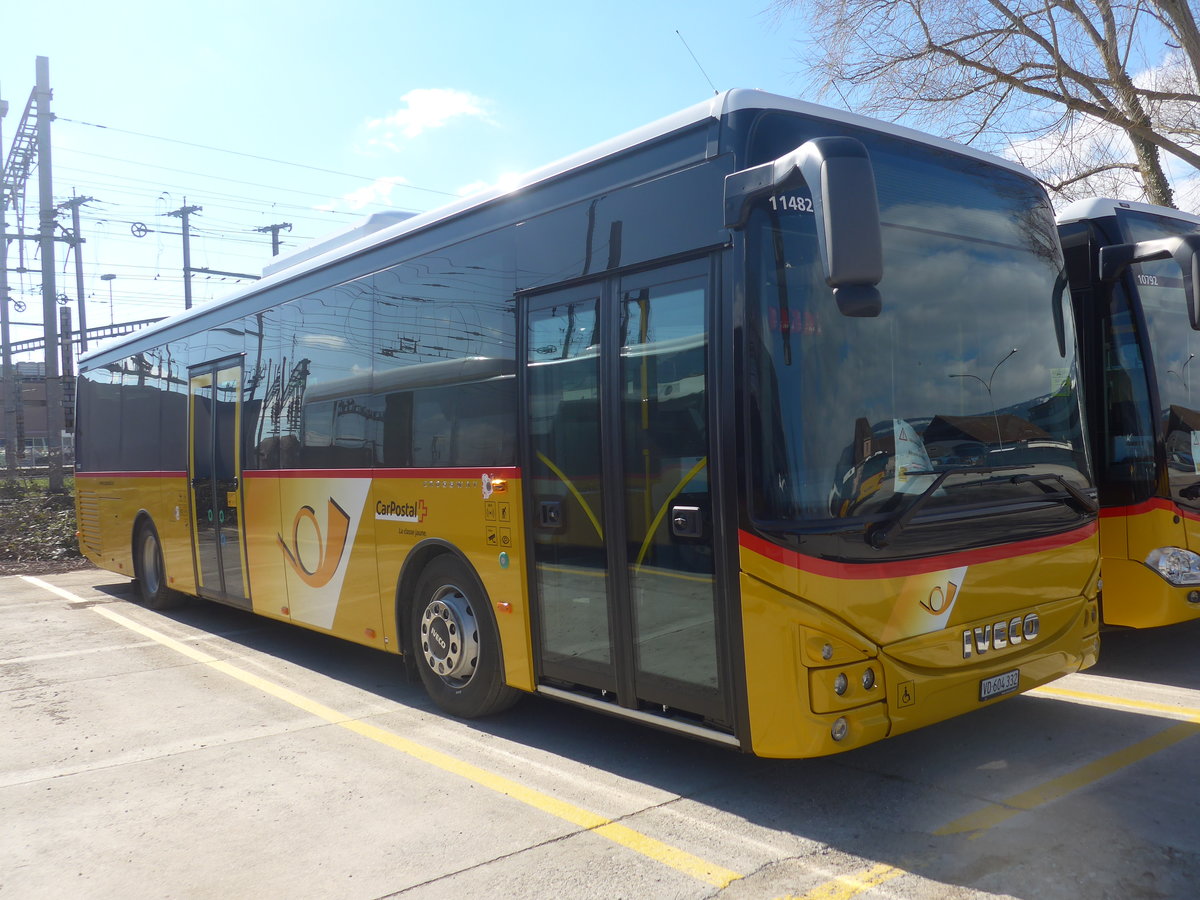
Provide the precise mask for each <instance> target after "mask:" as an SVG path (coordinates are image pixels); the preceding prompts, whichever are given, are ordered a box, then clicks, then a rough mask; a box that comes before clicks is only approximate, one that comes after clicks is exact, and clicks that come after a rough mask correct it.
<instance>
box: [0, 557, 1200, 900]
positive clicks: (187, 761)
mask: <svg viewBox="0 0 1200 900" xmlns="http://www.w3.org/2000/svg"><path fill="white" fill-rule="evenodd" d="M133 598H134V593H133V590H132V588H131V585H130V583H129V582H128V581H127V580H125V579H122V578H120V577H119V576H115V575H112V574H110V573H106V572H100V571H97V570H94V569H91V570H82V571H78V572H71V573H65V574H60V575H46V576H41V577H39V578H30V577H16V576H13V577H6V578H0V721H2V723H3V727H2V728H0V898H25V897H39V898H40V897H47V896H64V895H70V896H77V897H122V898H126V897H189V898H190V897H223V898H224V897H238V896H254V897H256V898H262V897H289V898H295V897H346V898H375V897H390V896H402V897H412V898H451V897H454V898H458V897H463V896H496V897H530V898H541V897H572V898H576V897H597V898H600V897H604V898H610V897H628V898H659V897H662V898H676V897H678V898H700V897H722V898H764V897H766V898H793V897H801V898H808V900H850V898H864V900H876V898H885V897H886V898H909V897H912V898H918V897H919V898H974V897H992V896H1001V897H1019V898H1027V900H1055V898H1080V897H1085V898H1093V900H1094V898H1114V900H1115V898H1120V900H1137V898H1147V900H1150V898H1194V897H1197V896H1200V787H1198V781H1200V779H1198V776H1200V663H1197V644H1198V642H1200V627H1197V625H1187V626H1176V627H1173V628H1166V629H1156V630H1152V631H1145V632H1130V631H1126V632H1108V633H1106V634H1105V635H1104V640H1103V645H1102V652H1101V661H1100V663H1099V665H1097V666H1096V667H1094V668H1093V669H1091V670H1089V671H1088V672H1086V673H1081V674H1078V675H1074V676H1070V677H1068V678H1064V679H1061V680H1060V681H1057V682H1055V683H1053V684H1052V685H1049V686H1047V687H1045V688H1041V689H1038V690H1036V691H1034V692H1032V693H1030V694H1026V695H1022V696H1018V697H1014V698H1011V699H1009V700H1006V701H1005V702H1003V703H1000V704H997V705H995V706H991V707H989V708H986V709H982V710H979V711H978V712H975V713H972V714H970V715H967V716H963V717H960V718H958V719H955V720H953V721H950V722H946V723H943V724H941V725H938V726H935V727H932V728H927V729H924V730H922V731H918V732H915V733H912V734H907V735H903V736H900V737H897V738H894V739H890V740H885V741H882V742H880V743H878V744H875V745H872V746H869V747H866V748H864V749H862V750H858V751H853V752H850V753H846V754H842V755H839V756H834V757H829V758H826V759H817V760H788V761H785V760H766V759H755V758H752V757H748V756H743V755H740V754H737V753H735V752H732V751H730V750H728V749H722V748H718V747H712V746H709V745H706V744H702V743H698V742H695V741H690V740H687V739H684V738H681V737H679V736H676V735H672V734H665V733H660V732H657V731H654V730H651V729H647V728H645V727H641V726H637V725H634V724H632V723H628V722H625V721H622V720H615V719H611V718H608V717H605V716H602V715H600V714H597V713H593V712H589V711H585V710H579V709H575V708H573V707H569V706H566V705H562V704H559V703H555V702H553V701H550V700H546V699H543V698H538V697H528V698H525V699H523V700H522V702H521V703H520V704H518V706H517V707H515V708H514V709H513V710H511V711H510V712H508V713H506V714H504V715H502V716H499V717H496V718H492V719H486V720H479V721H473V722H462V721H457V720H454V719H451V718H448V717H446V716H445V715H443V714H442V713H440V712H439V711H437V710H436V709H435V708H434V707H433V706H432V704H431V703H430V702H429V700H428V699H427V698H426V696H425V694H424V693H423V692H422V690H421V689H420V686H419V685H418V684H412V683H409V682H407V681H406V680H405V679H404V676H403V672H402V668H401V666H400V663H399V661H398V660H397V658H395V657H392V656H387V655H384V654H381V653H379V652H377V651H373V650H370V649H367V648H364V647H358V646H355V645H352V644H348V643H345V642H342V641H338V640H335V639H333V638H329V637H326V636H323V635H319V634H314V633H311V632H306V631H304V630H302V629H298V628H294V627H291V626H288V625H284V624H280V623H276V622H273V621H269V620H265V619H260V618H257V617H254V616H252V615H250V614H248V613H243V612H240V611H237V610H233V609H228V608H225V607H222V606H219V605H214V604H207V603H202V602H194V603H192V604H189V605H187V606H185V607H182V608H180V609H178V610H172V611H169V612H151V611H149V610H146V609H144V608H142V607H140V606H138V605H136V604H135V603H133V602H132V601H133ZM1198 625H1200V623H1198Z"/></svg>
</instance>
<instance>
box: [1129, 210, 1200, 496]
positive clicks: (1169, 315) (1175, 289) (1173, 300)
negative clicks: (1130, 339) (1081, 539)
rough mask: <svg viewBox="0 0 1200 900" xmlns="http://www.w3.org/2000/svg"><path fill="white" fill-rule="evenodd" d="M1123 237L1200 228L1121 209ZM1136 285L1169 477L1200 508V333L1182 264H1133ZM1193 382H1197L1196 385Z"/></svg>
mask: <svg viewBox="0 0 1200 900" xmlns="http://www.w3.org/2000/svg"><path fill="white" fill-rule="evenodd" d="M1117 220H1118V222H1119V223H1120V226H1121V231H1122V237H1123V238H1124V239H1125V240H1127V241H1129V242H1130V243H1136V242H1138V241H1150V240H1158V239H1159V238H1166V237H1173V236H1174V235H1178V234H1186V233H1189V232H1194V231H1200V225H1196V224H1194V223H1191V222H1185V221H1183V220H1181V219H1175V218H1171V217H1168V216H1156V215H1154V214H1152V213H1145V212H1141V211H1137V210H1125V209H1122V210H1118V212H1117ZM1131 276H1132V280H1133V284H1134V286H1135V289H1136V290H1137V293H1138V297H1139V299H1140V301H1141V306H1142V312H1143V314H1144V316H1145V319H1146V329H1147V331H1148V338H1149V340H1148V344H1149V346H1150V348H1151V352H1152V353H1153V366H1154V372H1155V376H1156V380H1157V383H1158V396H1159V421H1160V422H1161V428H1162V440H1163V442H1164V444H1165V449H1166V455H1167V477H1168V480H1169V482H1170V486H1171V495H1172V496H1173V497H1174V499H1175V501H1176V502H1177V503H1180V504H1182V505H1184V506H1190V507H1193V508H1198V507H1200V371H1196V369H1197V368H1200V366H1198V365H1197V363H1196V361H1195V358H1196V356H1197V355H1200V333H1198V332H1196V331H1193V330H1192V327H1191V323H1190V322H1189V321H1188V311H1187V302H1186V300H1185V297H1184V293H1183V279H1182V277H1181V273H1180V271H1179V266H1178V264H1176V263H1175V262H1173V261H1172V260H1169V259H1168V260H1156V261H1154V262H1147V263H1141V264H1140V265H1135V266H1134V267H1133V269H1132V272H1131ZM1193 382H1196V383H1195V384H1193Z"/></svg>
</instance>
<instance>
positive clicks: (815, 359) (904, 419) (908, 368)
mask: <svg viewBox="0 0 1200 900" xmlns="http://www.w3.org/2000/svg"><path fill="white" fill-rule="evenodd" d="M785 130H786V131H791V132H794V131H795V130H796V129H785ZM856 136H859V137H860V139H862V140H863V141H864V143H865V144H866V145H867V148H868V151H869V153H870V155H871V159H872V162H873V165H874V169H875V175H876V179H877V183H878V190H879V200H880V215H881V220H882V225H883V249H884V277H883V280H882V281H881V282H880V284H879V290H880V294H881V295H882V298H883V310H882V313H881V314H880V315H879V316H877V317H873V318H854V317H848V316H844V315H842V314H841V313H840V312H839V310H838V307H837V303H836V302H835V299H834V297H833V296H832V292H831V290H830V288H829V287H828V286H827V285H826V283H825V275H824V271H823V268H822V265H821V262H820V258H819V255H818V252H817V237H816V231H815V223H814V219H813V214H812V204H811V202H810V201H809V199H808V195H807V192H806V191H805V190H803V189H802V190H799V191H796V192H794V193H789V194H784V195H776V196H771V197H768V198H766V199H765V200H763V201H761V202H760V203H759V204H758V205H757V207H756V209H755V211H754V212H753V214H752V217H751V220H750V228H749V231H748V234H747V265H748V274H747V285H748V300H749V303H748V311H747V323H748V327H747V333H748V345H749V357H748V366H749V368H748V378H747V382H748V387H749V391H750V416H751V438H750V441H751V460H752V462H751V478H752V486H753V491H752V498H751V508H752V514H753V516H754V518H755V519H756V520H757V521H758V522H759V523H760V525H761V526H762V527H764V528H767V529H772V530H777V531H789V530H797V531H809V532H812V531H829V532H833V531H847V530H852V529H853V528H855V527H857V528H858V529H859V530H862V528H863V527H864V526H865V525H869V524H870V523H872V522H882V521H888V520H889V519H894V517H895V516H897V515H903V512H904V510H905V508H906V507H907V506H909V505H911V504H914V503H918V502H919V504H920V515H921V517H922V518H928V517H933V518H935V519H941V520H943V521H945V520H947V519H958V518H961V516H963V515H982V514H984V513H990V512H993V511H996V510H997V509H998V508H1005V509H1006V510H1007V512H1008V513H1010V514H1011V515H1018V514H1017V513H1016V512H1014V511H1013V508H1014V507H1016V506H1023V507H1024V508H1025V510H1026V511H1027V512H1026V513H1025V515H1026V518H1025V519H1023V520H1021V521H1023V522H1027V523H1029V525H1030V526H1031V527H1033V528H1034V529H1036V528H1037V527H1039V525H1040V527H1048V526H1049V525H1050V524H1051V522H1055V523H1057V525H1059V526H1061V524H1062V523H1063V522H1064V521H1065V519H1063V518H1062V517H1064V516H1067V517H1071V516H1076V515H1077V514H1078V512H1079V510H1078V509H1075V508H1068V507H1070V506H1071V504H1070V503H1069V502H1067V503H1060V504H1047V503H1045V501H1046V500H1048V499H1051V495H1053V499H1064V498H1066V497H1068V496H1069V495H1070V494H1071V491H1070V490H1069V488H1075V489H1076V490H1075V491H1074V494H1075V496H1076V497H1077V498H1078V496H1079V495H1080V490H1081V489H1082V490H1087V489H1088V488H1090V480H1089V477H1088V475H1087V472H1088V471H1089V470H1088V466H1087V459H1086V451H1085V444H1084V440H1083V435H1082V431H1081V425H1080V413H1079V399H1078V397H1077V384H1078V377H1077V372H1076V358H1075V339H1074V333H1073V327H1072V322H1071V315H1070V298H1069V296H1066V291H1067V288H1066V286H1065V279H1064V278H1063V275H1062V258H1061V254H1060V252H1059V250H1058V247H1057V243H1056V240H1055V231H1054V220H1053V214H1052V212H1051V210H1050V208H1049V205H1048V204H1047V203H1046V201H1045V198H1044V196H1043V195H1042V194H1041V192H1040V191H1039V190H1038V189H1037V188H1036V186H1034V185H1033V184H1032V183H1031V182H1028V181H1026V180H1025V179H1024V178H1022V177H1021V176H1019V175H1018V174H1016V173H1014V172H1009V171H1007V170H1004V169H1000V168H996V167H992V166H989V165H987V164H986V163H984V162H981V161H976V160H972V159H965V158H963V157H960V156H957V155H955V154H950V153H943V152H940V151H937V150H931V149H930V148H928V147H920V148H918V147H914V146H911V145H909V144H907V142H904V141H902V140H899V139H895V138H889V137H885V136H881V135H869V134H863V135H856ZM797 137H800V138H803V137H804V135H803V134H800V135H796V134H794V133H792V134H790V135H789V138H790V140H791V141H792V142H793V146H794V145H795V144H796V138H797ZM778 143H780V144H782V143H786V141H780V142H778ZM773 149H774V148H772V151H773ZM948 469H949V470H958V469H961V470H962V471H955V472H952V473H951V474H950V475H948V476H947V477H944V478H942V479H940V480H938V483H937V485H936V487H933V483H934V481H935V480H936V479H937V478H938V475H939V474H940V473H942V472H943V471H945V470H948ZM1064 482H1065V483H1064ZM926 493H927V494H928V496H922V495H924V494H926ZM1031 501H1036V502H1031ZM1050 507H1057V509H1056V510H1055V511H1052V512H1046V511H1047V510H1049V509H1050ZM1039 515H1042V516H1045V515H1049V516H1050V518H1049V519H1046V518H1042V519H1038V516H1039ZM854 520H856V522H857V524H856V525H855V524H853V521H854ZM1011 521H1012V522H1013V523H1014V524H1013V528H1015V529H1017V531H1019V529H1020V527H1021V526H1020V524H1019V523H1018V522H1017V520H1015V519H1011ZM957 530H958V531H961V530H962V529H961V528H958V529H957ZM1008 534H1011V536H1012V537H1016V536H1018V533H1017V532H1008ZM996 536H997V535H996V534H991V535H990V537H991V538H995V537H996ZM942 539H943V540H944V539H945V536H944V535H943V538H942ZM959 545H960V546H961V545H962V544H959Z"/></svg>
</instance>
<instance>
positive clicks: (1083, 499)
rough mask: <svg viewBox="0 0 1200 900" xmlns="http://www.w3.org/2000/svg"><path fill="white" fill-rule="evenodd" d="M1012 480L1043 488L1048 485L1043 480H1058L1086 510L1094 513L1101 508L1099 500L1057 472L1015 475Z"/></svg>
mask: <svg viewBox="0 0 1200 900" xmlns="http://www.w3.org/2000/svg"><path fill="white" fill-rule="evenodd" d="M1010 480H1011V481H1012V483H1013V484H1025V483H1026V482H1030V481H1031V482H1033V483H1034V484H1036V485H1037V486H1038V487H1041V488H1043V489H1045V487H1046V486H1045V485H1044V484H1042V482H1043V481H1057V482H1058V483H1059V484H1060V485H1062V489H1063V490H1064V491H1066V492H1067V493H1068V494H1070V495H1071V499H1072V500H1074V501H1075V503H1076V505H1077V506H1078V507H1079V508H1080V509H1081V510H1083V511H1084V512H1089V513H1094V512H1097V511H1098V510H1099V509H1100V504H1099V503H1098V502H1097V501H1095V500H1093V499H1092V498H1091V497H1089V496H1088V495H1087V494H1085V493H1084V492H1083V491H1081V490H1080V489H1079V488H1077V487H1075V485H1073V484H1071V482H1069V481H1067V479H1065V478H1063V477H1062V476H1061V475H1059V474H1058V473H1056V472H1046V473H1044V474H1042V475H1014V476H1013V477H1012V478H1011V479H1010Z"/></svg>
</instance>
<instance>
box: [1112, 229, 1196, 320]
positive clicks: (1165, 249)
mask: <svg viewBox="0 0 1200 900" xmlns="http://www.w3.org/2000/svg"><path fill="white" fill-rule="evenodd" d="M1156 259H1173V260H1175V263H1176V265H1178V266H1179V269H1180V271H1181V272H1182V273H1183V293H1184V296H1185V297H1186V301H1187V310H1188V321H1189V322H1191V324H1192V330H1193V331H1200V298H1197V296H1196V290H1197V287H1198V286H1200V234H1181V235H1179V236H1178V237H1169V238H1160V239H1159V240H1156V241H1140V242H1139V243H1136V244H1114V245H1113V246H1111V247H1101V248H1100V281H1101V282H1102V283H1104V284H1107V285H1109V286H1111V285H1113V284H1115V283H1116V281H1117V279H1118V278H1120V277H1121V276H1122V275H1123V274H1125V270H1126V269H1128V268H1129V267H1130V266H1131V265H1133V264H1134V263H1143V262H1151V261H1153V260H1156Z"/></svg>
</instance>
